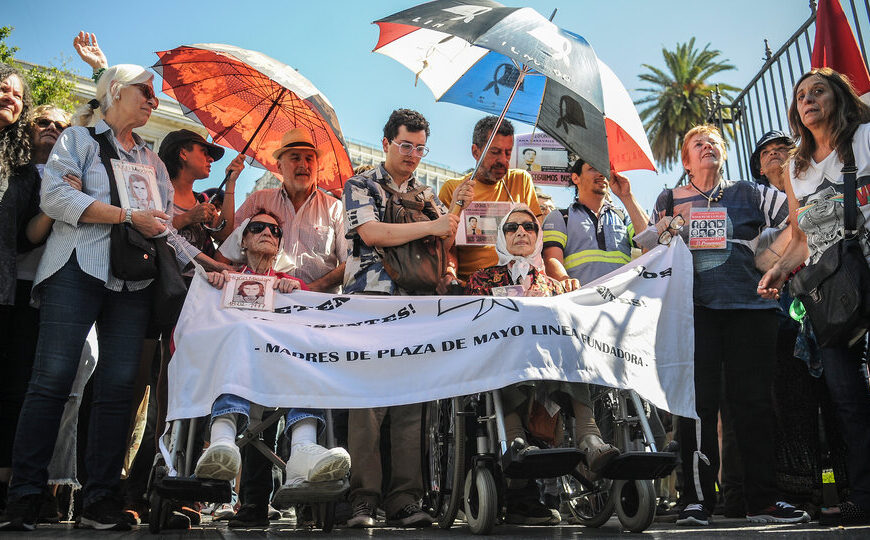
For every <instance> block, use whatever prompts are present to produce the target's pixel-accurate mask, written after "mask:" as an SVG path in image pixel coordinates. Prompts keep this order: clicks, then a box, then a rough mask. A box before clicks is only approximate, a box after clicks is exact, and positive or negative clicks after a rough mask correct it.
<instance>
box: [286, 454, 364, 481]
mask: <svg viewBox="0 0 870 540" xmlns="http://www.w3.org/2000/svg"><path fill="white" fill-rule="evenodd" d="M349 470H350V454H348V453H347V450H345V449H344V448H330V449H328V450H327V449H326V448H324V447H322V446H320V445H319V444H297V445H294V446H293V447H292V448H291V450H290V459H288V460H287V467H286V471H287V481H286V482H284V485H285V486H288V485H294V484H298V483H301V482H305V481H306V480H307V481H308V482H328V481H330V480H340V479H342V478H344V477H345V476H346V475H347V473H348V471H349Z"/></svg>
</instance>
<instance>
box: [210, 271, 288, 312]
mask: <svg viewBox="0 0 870 540" xmlns="http://www.w3.org/2000/svg"><path fill="white" fill-rule="evenodd" d="M275 279H276V278H275V276H258V275H256V274H228V275H227V281H226V283H225V284H224V291H223V292H224V294H223V298H222V302H221V306H222V307H224V308H238V309H254V310H257V311H274V310H275V288H274V287H275Z"/></svg>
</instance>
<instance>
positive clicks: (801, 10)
mask: <svg viewBox="0 0 870 540" xmlns="http://www.w3.org/2000/svg"><path fill="white" fill-rule="evenodd" d="M502 3H504V4H506V5H510V6H517V7H520V6H528V7H532V8H535V9H537V10H538V11H539V12H540V13H542V14H544V15H545V16H547V17H549V15H550V13H551V12H552V11H553V9H554V8H557V9H558V12H557V14H556V18H555V20H554V22H555V23H556V24H558V25H559V26H562V27H564V28H565V29H567V30H570V31H573V32H576V33H578V34H580V35H582V36H583V37H584V38H586V39H587V40H588V41H589V43H591V44H592V46H593V48H594V49H595V52H596V53H597V54H598V56H599V57H600V58H601V59H602V60H603V61H604V62H606V63H607V64H608V65H609V66H610V67H611V68H612V69H613V71H614V72H615V73H616V75H617V76H618V77H619V78H620V79H621V80H622V82H623V84H624V85H625V87H626V88H627V89H628V90H629V93H631V95H632V96H633V97H634V98H639V97H642V95H643V94H641V93H639V92H637V91H636V89H637V88H639V87H642V86H643V84H642V82H641V81H640V80H639V79H638V74H639V73H641V72H642V71H643V69H642V67H641V65H642V64H652V65H655V66H658V67H663V63H662V56H661V49H662V47H667V48H673V47H674V45H675V44H676V43H677V42H684V41H688V40H689V39H690V38H691V37H693V36H694V37H696V38H697V42H698V43H699V44H700V45H701V46H703V45H704V44H706V43H708V42H709V43H711V46H712V47H713V48H716V49H719V50H721V51H722V55H723V57H724V58H727V59H729V60H730V61H731V63H732V64H734V65H735V66H736V67H737V69H736V70H734V71H731V72H728V73H725V74H723V75H722V77H721V80H722V81H723V82H727V83H730V84H733V85H735V86H738V87H740V86H743V85H744V84H745V83H747V82H748V81H749V80H750V79H751V78H752V77H753V76H754V74H755V73H756V72H757V71H758V69H759V68H760V67H761V66H762V64H763V57H764V43H763V39H764V38H767V39H768V40H769V41H770V45H771V48H773V49H774V50H776V49H777V48H778V47H779V46H780V45H781V44H782V43H784V42H785V40H786V39H788V37H789V36H791V34H792V33H793V32H794V31H795V30H796V29H797V28H798V26H799V25H800V24H802V23H803V22H804V21H805V20H806V19H807V17H808V16H809V15H810V9H809V7H808V2H807V1H806V0H731V1H728V2H697V1H696V0H693V1H684V0H664V1H657V2H652V1H641V0H609V1H607V2H599V1H591V0H582V1H580V0H578V1H565V0H562V1H555V0H551V1H538V0H527V1H516V0H502ZM414 4H415V2H414V0H379V1H372V2H359V1H350V0H332V1H331V0H320V1H318V2H298V1H287V0H271V1H254V0H251V1H248V2H245V3H242V2H229V1H224V0H211V1H207V2H205V1H203V2H197V1H188V2H179V1H177V0H176V1H173V2H169V1H163V0H153V1H150V2H117V1H114V2H108V1H103V0H92V1H89V2H87V3H81V2H69V1H55V0H52V1H46V0H31V1H28V2H15V3H7V4H6V9H5V15H4V17H3V22H2V23H0V24H3V25H9V26H14V27H15V31H14V32H13V34H12V36H11V37H10V38H9V40H8V42H9V43H10V44H11V45H15V46H17V47H19V48H20V50H19V52H18V53H17V57H18V58H20V59H22V60H27V61H30V62H35V63H39V64H50V63H54V64H57V63H58V61H59V60H61V58H62V57H65V58H66V59H67V60H69V61H70V62H69V66H70V67H71V68H73V69H74V70H75V71H77V72H78V73H80V74H84V75H89V71H90V70H89V68H88V67H87V66H85V65H84V64H83V63H82V62H81V61H80V60H79V59H78V57H77V56H76V55H75V51H74V50H73V48H72V39H73V37H74V36H75V35H76V34H77V33H78V32H79V30H86V31H90V32H94V33H96V34H97V36H98V37H99V41H100V45H101V46H102V48H103V50H104V51H106V53H107V55H108V57H109V62H110V63H135V64H141V65H145V66H150V65H152V64H153V63H154V62H155V61H156V59H157V57H156V56H155V55H154V52H155V51H160V50H166V49H171V48H174V47H177V46H179V45H190V44H193V43H208V42H218V43H229V44H232V45H237V46H239V47H244V48H248V49H254V50H258V51H261V52H263V53H265V54H267V55H269V56H272V57H274V58H276V59H277V60H280V61H282V62H284V63H287V64H289V65H291V66H293V67H294V68H296V69H298V70H299V71H300V72H301V73H302V74H303V75H305V76H306V77H307V78H308V79H309V80H311V81H312V82H313V83H314V84H315V86H317V87H318V88H319V89H320V90H321V91H322V92H323V93H324V94H325V95H326V96H327V97H328V98H329V100H330V101H331V102H332V104H333V106H334V107H335V110H336V113H337V114H338V118H339V121H340V122H341V127H342V130H343V132H344V134H345V135H346V136H350V137H353V138H355V139H360V140H363V141H367V142H370V143H377V142H378V141H379V140H380V137H381V129H382V128H383V124H384V122H385V121H386V118H387V116H389V113H390V111H392V110H393V109H395V108H397V107H410V108H414V109H417V110H419V111H420V112H422V113H423V114H424V115H425V116H426V117H427V118H428V119H429V120H430V122H431V124H432V136H431V137H430V139H429V143H428V144H429V146H430V148H431V153H430V154H429V156H428V158H427V159H430V160H432V161H437V162H440V163H443V164H446V165H448V166H450V167H451V168H453V169H456V170H465V169H467V168H469V167H472V166H473V165H474V160H473V158H472V157H471V152H470V139H471V131H472V128H473V126H474V123H475V122H476V121H477V120H478V119H479V118H480V117H481V116H482V115H481V113H478V112H476V111H473V110H471V109H466V108H463V107H460V106H457V105H453V104H450V103H436V102H435V101H434V99H433V97H432V94H431V92H430V91H429V89H428V88H426V87H425V85H423V84H420V85H419V86H418V87H416V88H415V87H414V74H413V73H411V72H410V71H408V70H407V69H406V68H404V67H403V66H401V65H399V64H398V63H397V62H395V61H394V60H392V59H390V58H387V57H386V56H383V55H380V54H373V53H372V52H371V50H372V48H373V47H374V45H375V43H376V42H377V36H378V31H377V26H375V25H372V24H371V22H372V21H374V20H376V19H379V18H382V17H384V16H386V15H389V14H391V13H394V12H397V11H400V10H403V9H406V8H408V7H411V6H412V5H414ZM517 131H518V132H519V133H523V132H530V131H531V127H527V126H523V125H517ZM234 155H235V154H234V153H232V152H228V153H227V157H224V159H223V160H222V161H221V162H219V163H218V164H216V166H215V167H213V169H212V170H213V171H215V172H214V173H213V175H212V178H210V179H208V180H202V181H200V182H198V183H197V184H196V186H195V188H196V189H198V190H200V189H205V188H206V187H210V186H211V185H216V184H217V183H219V181H220V179H222V178H223V173H222V172H221V171H222V170H223V168H224V166H226V164H227V163H229V160H230V159H232V157H233V156H234ZM261 174H262V171H261V170H259V169H253V170H252V171H251V170H249V171H246V172H245V174H244V175H243V177H242V179H241V180H240V184H239V186H238V188H237V189H239V190H240V191H242V192H247V191H249V190H250V185H251V184H252V183H253V180H254V179H255V178H257V177H259V176H260V175H261ZM628 176H629V178H630V179H631V180H632V185H633V187H634V191H635V193H636V196H637V197H638V198H639V199H640V201H641V203H642V205H643V206H644V207H645V208H650V207H651V206H652V204H653V203H654V201H655V197H656V195H657V194H658V193H659V192H660V191H661V189H662V187H663V186H664V185H665V184H668V185H671V184H673V183H674V181H676V179H677V178H678V177H679V171H665V172H662V173H660V174H658V175H656V174H653V173H647V172H633V173H629V174H628ZM218 177H220V178H218ZM548 191H550V192H551V193H554V195H556V197H557V201H559V202H562V203H563V204H565V203H566V202H567V201H568V200H569V199H570V191H569V190H568V189H557V190H556V191H553V190H550V189H548Z"/></svg>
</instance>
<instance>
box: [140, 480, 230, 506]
mask: <svg viewBox="0 0 870 540" xmlns="http://www.w3.org/2000/svg"><path fill="white" fill-rule="evenodd" d="M153 489H155V490H157V493H158V494H159V495H160V496H161V497H163V498H165V499H176V500H186V501H209V502H217V503H225V502H230V500H232V488H231V487H230V483H229V482H228V481H226V480H212V479H206V478H188V477H164V478H161V479H160V480H157V481H156V482H155V483H154V486H153Z"/></svg>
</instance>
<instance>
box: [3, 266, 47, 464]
mask: <svg viewBox="0 0 870 540" xmlns="http://www.w3.org/2000/svg"><path fill="white" fill-rule="evenodd" d="M32 287H33V282H32V281H24V280H20V279H19V280H18V282H17V284H16V289H15V305H12V306H0V369H2V376H0V467H11V466H12V442H13V440H14V439H15V429H16V427H17V426H18V415H19V414H20V413H21V405H22V404H23V403H24V394H25V393H26V392H27V383H28V382H30V375H31V373H32V372H33V357H34V356H35V355H36V341H37V339H38V338H39V310H38V309H34V308H32V307H30V289H31V288H32Z"/></svg>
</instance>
